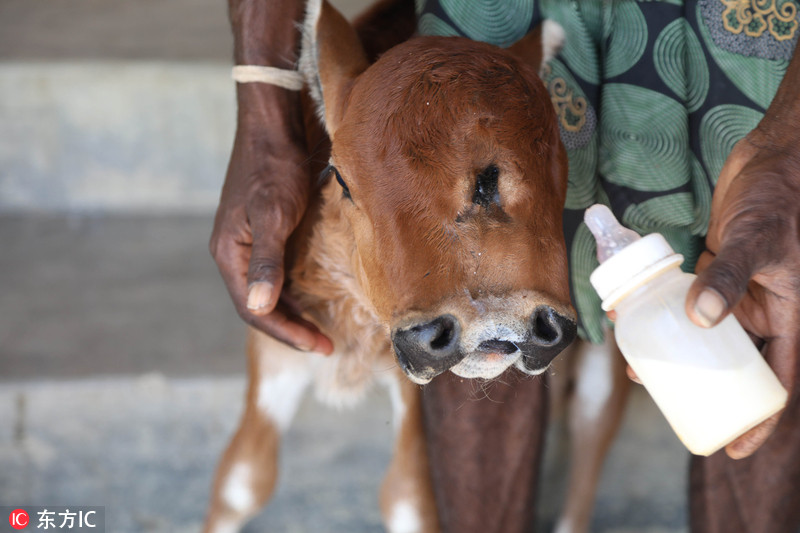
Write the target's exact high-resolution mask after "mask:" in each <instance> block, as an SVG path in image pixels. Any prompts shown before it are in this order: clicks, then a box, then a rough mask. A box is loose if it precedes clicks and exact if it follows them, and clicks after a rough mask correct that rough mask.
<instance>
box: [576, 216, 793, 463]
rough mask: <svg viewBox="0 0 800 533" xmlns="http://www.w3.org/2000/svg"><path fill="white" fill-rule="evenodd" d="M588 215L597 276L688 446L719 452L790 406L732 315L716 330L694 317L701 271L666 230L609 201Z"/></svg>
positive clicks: (647, 380)
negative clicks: (641, 225)
mask: <svg viewBox="0 0 800 533" xmlns="http://www.w3.org/2000/svg"><path fill="white" fill-rule="evenodd" d="M585 221H586V225H587V226H589V229H590V230H591V231H592V234H593V235H594V237H595V240H596V241H597V250H598V251H597V256H598V259H599V260H600V263H601V264H600V266H599V267H598V268H597V269H596V270H595V271H594V272H593V273H592V275H591V278H590V281H591V283H592V285H593V286H594V288H595V289H596V290H597V293H598V294H599V295H600V297H601V298H602V299H603V309H604V310H606V311H610V310H612V309H613V310H615V311H616V312H617V319H616V323H615V332H614V333H615V337H616V339H617V344H618V345H619V348H620V350H621V351H622V354H623V355H624V356H625V359H626V360H627V361H628V364H630V365H631V368H633V370H634V372H636V374H637V375H638V376H639V379H640V380H641V382H642V384H643V385H644V386H645V388H646V389H647V391H648V392H649V393H650V395H651V396H652V397H653V400H654V401H655V403H656V405H658V407H659V409H661V412H662V413H664V416H665V417H666V418H667V421H668V422H669V423H670V425H671V426H672V429H673V430H674V431H675V433H677V435H678V437H679V438H680V439H681V441H682V442H683V443H684V444H685V445H686V447H687V448H689V451H691V452H692V453H694V454H697V455H710V454H712V453H714V452H715V451H717V450H719V449H720V448H722V447H724V446H725V445H726V444H728V443H729V442H731V441H732V440H734V439H735V438H736V437H738V436H740V435H742V434H743V433H745V432H746V431H747V430H749V429H751V428H753V427H754V426H756V425H758V424H759V423H760V422H763V421H764V420H766V419H767V418H769V417H770V416H772V415H773V414H775V413H776V412H778V411H780V410H781V409H782V408H783V407H784V405H785V404H786V400H787V393H786V390H785V389H784V388H783V386H782V385H781V384H780V382H779V381H778V379H777V378H776V377H775V374H774V373H773V372H772V370H771V369H770V368H769V366H768V365H767V363H766V362H765V361H764V358H763V357H761V354H760V353H759V352H758V350H757V349H756V348H755V346H754V345H753V343H752V342H751V341H750V338H749V337H748V335H747V333H745V331H744V329H742V326H741V325H740V324H739V322H738V321H737V320H736V318H735V317H734V316H733V315H732V314H731V315H729V316H728V317H726V318H725V320H723V321H722V322H720V323H719V324H718V325H717V326H715V327H713V328H709V329H707V328H701V327H699V326H696V325H695V324H694V323H693V322H692V321H691V320H689V317H688V316H687V315H686V311H685V310H684V304H685V301H686V294H687V293H688V291H689V287H690V285H691V284H692V282H693V281H694V279H695V276H694V275H693V274H686V273H684V272H682V271H681V269H680V268H679V267H680V264H681V263H682V262H683V256H681V255H680V254H676V253H675V252H674V251H673V250H672V248H671V247H670V245H669V244H668V243H667V241H666V240H665V239H664V237H662V236H661V235H659V234H657V233H654V234H651V235H647V236H646V237H643V238H642V237H639V235H638V234H636V233H635V232H633V231H631V230H629V229H627V228H624V227H623V226H621V225H620V224H619V223H618V222H617V220H616V218H614V215H613V214H612V213H611V211H610V210H609V209H608V208H607V207H606V206H603V205H595V206H592V207H591V208H589V209H588V210H587V211H586V216H585Z"/></svg>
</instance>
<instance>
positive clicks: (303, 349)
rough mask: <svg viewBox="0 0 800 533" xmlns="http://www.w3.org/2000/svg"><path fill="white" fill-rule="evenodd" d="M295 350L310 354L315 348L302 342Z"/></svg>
mask: <svg viewBox="0 0 800 533" xmlns="http://www.w3.org/2000/svg"><path fill="white" fill-rule="evenodd" d="M295 348H297V349H298V350H300V351H301V352H310V351H312V350H313V349H314V347H313V346H311V345H310V344H304V343H302V342H300V343H297V344H296V345H295Z"/></svg>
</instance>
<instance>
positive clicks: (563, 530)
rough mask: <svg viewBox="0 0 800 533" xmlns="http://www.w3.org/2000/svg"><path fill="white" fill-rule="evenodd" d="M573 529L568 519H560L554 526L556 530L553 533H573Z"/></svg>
mask: <svg viewBox="0 0 800 533" xmlns="http://www.w3.org/2000/svg"><path fill="white" fill-rule="evenodd" d="M573 531H574V529H573V528H572V523H570V521H569V519H567V518H563V517H562V518H561V520H559V521H558V524H557V525H556V529H555V530H554V532H553V533H573Z"/></svg>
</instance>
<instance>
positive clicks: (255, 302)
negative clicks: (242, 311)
mask: <svg viewBox="0 0 800 533" xmlns="http://www.w3.org/2000/svg"><path fill="white" fill-rule="evenodd" d="M251 224H252V228H253V245H252V249H251V254H250V264H249V267H248V270H247V309H248V310H249V311H250V312H251V313H253V314H255V315H266V314H269V313H271V312H272V310H273V309H274V308H275V305H276V304H277V302H278V298H279V297H280V294H281V290H282V288H283V280H284V270H283V263H284V249H285V247H286V241H287V239H288V237H289V234H290V233H291V231H292V229H294V228H292V229H289V230H288V231H287V230H285V229H283V227H282V226H281V225H278V226H277V227H273V228H265V227H264V226H263V223H262V222H261V221H258V220H256V221H251ZM270 230H272V231H270Z"/></svg>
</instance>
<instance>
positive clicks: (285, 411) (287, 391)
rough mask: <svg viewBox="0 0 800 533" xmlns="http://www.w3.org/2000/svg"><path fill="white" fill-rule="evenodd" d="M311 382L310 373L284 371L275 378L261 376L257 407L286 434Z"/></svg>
mask: <svg viewBox="0 0 800 533" xmlns="http://www.w3.org/2000/svg"><path fill="white" fill-rule="evenodd" d="M310 380H311V375H310V374H309V373H308V372H298V371H296V370H292V371H284V372H281V373H280V374H277V375H274V376H261V382H260V383H259V385H258V398H257V400H256V405H258V409H259V410H260V411H261V412H262V413H264V415H265V416H267V417H268V418H269V419H270V420H272V421H273V422H275V425H276V426H278V430H279V431H281V432H284V431H286V430H287V429H288V428H289V424H291V422H292V418H294V414H295V413H296V412H297V408H298V406H299V405H300V400H301V399H302V397H303V392H304V391H305V389H306V387H307V386H308V383H309V381H310Z"/></svg>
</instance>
